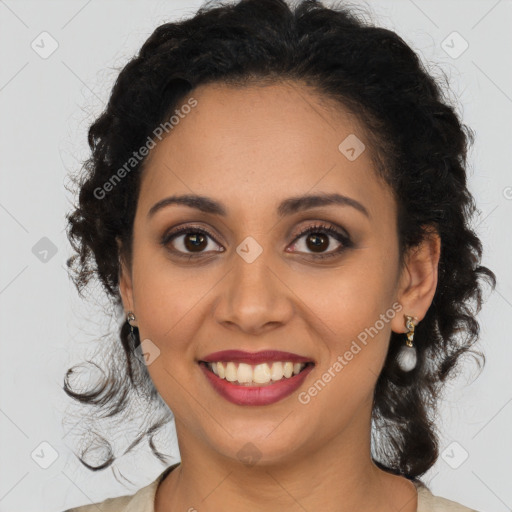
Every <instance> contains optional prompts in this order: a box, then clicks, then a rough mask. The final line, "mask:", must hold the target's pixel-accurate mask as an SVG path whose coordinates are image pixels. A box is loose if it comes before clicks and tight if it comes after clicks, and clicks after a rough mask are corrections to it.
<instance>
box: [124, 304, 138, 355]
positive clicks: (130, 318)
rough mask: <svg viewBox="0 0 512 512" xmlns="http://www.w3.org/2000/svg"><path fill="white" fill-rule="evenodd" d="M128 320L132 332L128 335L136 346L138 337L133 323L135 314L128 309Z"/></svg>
mask: <svg viewBox="0 0 512 512" xmlns="http://www.w3.org/2000/svg"><path fill="white" fill-rule="evenodd" d="M126 321H127V322H128V323H129V324H130V333H129V334H128V336H129V337H130V341H131V342H132V345H133V346H135V344H136V341H137V338H136V337H135V333H134V332H133V325H132V322H134V321H135V315H134V314H133V313H132V312H131V311H128V314H127V315H126Z"/></svg>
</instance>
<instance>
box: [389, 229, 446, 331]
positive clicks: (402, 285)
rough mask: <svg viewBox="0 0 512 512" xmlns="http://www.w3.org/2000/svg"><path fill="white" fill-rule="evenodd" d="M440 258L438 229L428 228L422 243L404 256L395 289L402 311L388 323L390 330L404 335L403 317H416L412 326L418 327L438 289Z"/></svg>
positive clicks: (405, 328) (405, 329)
mask: <svg viewBox="0 0 512 512" xmlns="http://www.w3.org/2000/svg"><path fill="white" fill-rule="evenodd" d="M440 255H441V238H440V236H439V234H438V232H437V230H435V229H434V228H429V229H428V230H427V233H426V235H425V238H424V239H423V241H422V242H421V243H420V244H419V245H418V246H416V247H412V248H411V249H410V250H409V252H408V253H407V255H406V258H405V264H404V268H403V269H402V273H401V275H400V280H399V285H398V289H397V300H398V302H400V304H401V305H402V306H403V309H402V311H401V312H400V314H398V315H396V316H395V317H394V318H393V320H392V321H391V329H392V330H393V331H395V332H398V333H404V332H407V327H406V325H405V318H404V315H411V316H413V317H415V319H414V321H413V323H414V324H415V325H417V324H418V323H419V322H421V320H423V318H424V317H425V315H426V314H427V311H428V308H429V307H430V305H431V304H432V300H433V299H434V294H435V292H436V288H437V276H438V272H437V270H438V264H439V258H440Z"/></svg>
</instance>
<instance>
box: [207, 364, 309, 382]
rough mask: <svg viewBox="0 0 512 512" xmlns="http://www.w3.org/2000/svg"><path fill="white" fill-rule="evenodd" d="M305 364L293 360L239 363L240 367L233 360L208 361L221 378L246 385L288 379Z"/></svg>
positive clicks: (209, 365)
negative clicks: (254, 363) (255, 363)
mask: <svg viewBox="0 0 512 512" xmlns="http://www.w3.org/2000/svg"><path fill="white" fill-rule="evenodd" d="M305 366H306V364H305V363H292V362H291V361H286V362H275V363H270V365H269V363H261V364H257V365H254V366H252V365H250V364H247V363H238V367H237V366H236V364H235V363H234V362H232V361H230V362H228V363H224V362H220V361H219V362H215V363H208V367H209V368H210V370H212V372H213V373H215V375H217V376H218V377H220V378H221V379H226V380H227V381H229V382H235V383H237V384H245V385H252V384H268V383H271V382H276V381H279V380H281V379H282V378H283V377H285V378H287V379H288V378H290V377H291V376H292V375H297V374H298V373H300V372H301V371H302V370H303V369H304V367H305Z"/></svg>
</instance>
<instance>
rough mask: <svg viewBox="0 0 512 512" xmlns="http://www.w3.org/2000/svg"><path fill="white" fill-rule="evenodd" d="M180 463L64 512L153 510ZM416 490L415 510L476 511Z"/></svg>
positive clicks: (420, 487) (420, 486)
mask: <svg viewBox="0 0 512 512" xmlns="http://www.w3.org/2000/svg"><path fill="white" fill-rule="evenodd" d="M179 464H180V463H179V462H177V463H176V464H173V465H172V466H169V467H168V468H166V469H165V470H164V471H163V472H162V473H161V474H160V475H159V476H158V477H157V479H156V480H154V481H153V482H151V483H150V484H149V485H147V486H146V487H143V488H142V489H140V490H139V491H137V492H136V493H135V494H132V495H127V496H119V497H117V498H108V499H106V500H105V501H102V502H101V503H93V504H91V505H83V506H81V507H76V508H71V509H68V510H66V511H65V512H155V506H154V505H155V495H156V489H157V487H158V484H159V483H160V482H161V481H162V480H163V479H164V478H165V477H166V476H167V475H168V474H169V473H170V472H171V471H172V470H173V469H174V468H176V467H177V466H178V465H179ZM414 485H415V486H416V489H417V491H418V508H417V511H416V512H478V511H476V510H474V509H472V508H468V507H465V506H464V505H461V504H460V503H456V502H455V501H450V500H447V499H446V498H440V497H438V496H434V495H433V494H432V493H431V492H430V491H429V489H428V488H427V487H426V486H425V485H423V484H422V483H416V482H414Z"/></svg>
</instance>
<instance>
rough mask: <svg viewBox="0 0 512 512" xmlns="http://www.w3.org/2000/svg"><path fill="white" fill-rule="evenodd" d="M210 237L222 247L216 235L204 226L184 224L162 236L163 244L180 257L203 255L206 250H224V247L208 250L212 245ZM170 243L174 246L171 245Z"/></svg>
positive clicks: (216, 244) (215, 244)
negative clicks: (216, 239)
mask: <svg viewBox="0 0 512 512" xmlns="http://www.w3.org/2000/svg"><path fill="white" fill-rule="evenodd" d="M209 239H210V240H212V241H213V242H214V244H213V245H214V246H217V247H220V246H219V244H218V243H217V242H216V241H215V238H214V236H213V235H212V234H211V233H210V232H208V231H207V230H206V229H204V228H196V227H193V226H182V227H179V228H177V229H174V230H172V231H170V232H168V233H165V234H164V236H163V237H162V240H161V244H162V245H163V246H164V247H166V248H168V249H169V250H170V251H171V252H172V253H173V254H175V255H176V256H178V257H186V256H187V254H188V256H189V258H190V257H192V258H193V257H195V256H196V255H197V256H201V255H203V254H205V253H206V252H211V251H212V250H213V252H224V249H223V248H221V249H220V250H218V249H211V250H207V249H208V247H209V246H210V245H211V244H210V243H209ZM169 245H171V246H174V247H172V248H171V247H169Z"/></svg>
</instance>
